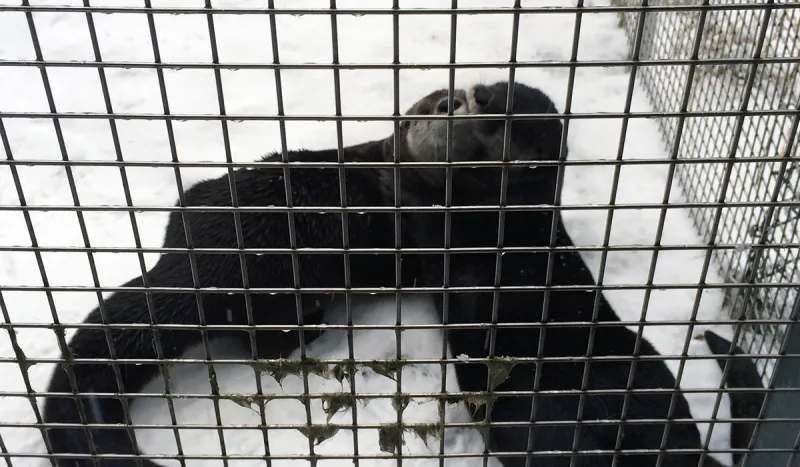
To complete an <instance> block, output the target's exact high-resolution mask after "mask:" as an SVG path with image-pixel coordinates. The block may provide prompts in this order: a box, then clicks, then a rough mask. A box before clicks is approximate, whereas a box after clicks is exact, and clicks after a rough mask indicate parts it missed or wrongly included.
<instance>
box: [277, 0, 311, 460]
mask: <svg viewBox="0 0 800 467" xmlns="http://www.w3.org/2000/svg"><path fill="white" fill-rule="evenodd" d="M267 8H268V10H269V11H270V13H269V25H270V41H271V43H272V63H273V64H275V65H279V64H280V52H279V47H278V26H277V24H276V14H275V0H269V2H268V5H267ZM275 93H276V95H275V99H276V101H277V104H278V116H279V117H283V116H285V115H286V114H285V112H284V108H283V85H282V81H281V71H280V68H277V67H276V68H275ZM278 128H279V130H280V136H281V161H283V162H289V146H288V144H287V141H286V121H285V120H284V119H280V118H279V119H278ZM283 180H284V184H283V186H284V192H285V194H286V206H287V207H288V208H292V207H294V202H293V200H292V177H291V171H290V170H289V167H288V166H284V167H283ZM286 216H287V218H288V227H289V247H290V248H291V249H292V253H291V255H292V280H293V282H294V288H295V289H296V290H295V293H294V296H295V306H296V308H297V323H298V324H299V325H302V324H303V306H302V302H301V300H302V298H301V296H300V264H299V259H298V255H297V230H296V229H295V223H294V212H292V211H291V210H289V212H287V213H286ZM298 340H299V342H300V358H301V359H303V360H305V358H306V340H305V335H304V333H303V332H299V333H298ZM309 392H310V391H309V388H308V373H307V371H306V368H305V367H303V393H304V395H305V396H308V395H309ZM303 405H304V406H305V411H306V424H308V426H309V427H310V426H311V425H312V423H313V421H312V418H311V402H310V400H309V399H308V398H307V397H304V398H303ZM314 451H315V450H314V440H313V437H311V436H309V437H308V452H309V455H310V456H311V457H312V458H313V457H315V456H316V454H315V453H314Z"/></svg>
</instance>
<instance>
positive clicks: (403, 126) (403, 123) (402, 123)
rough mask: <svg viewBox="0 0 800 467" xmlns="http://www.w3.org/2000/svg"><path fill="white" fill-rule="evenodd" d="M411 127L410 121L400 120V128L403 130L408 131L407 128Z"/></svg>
mask: <svg viewBox="0 0 800 467" xmlns="http://www.w3.org/2000/svg"><path fill="white" fill-rule="evenodd" d="M409 125H411V120H400V128H401V129H403V130H406V129H408V126H409Z"/></svg>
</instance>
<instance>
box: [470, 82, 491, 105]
mask: <svg viewBox="0 0 800 467" xmlns="http://www.w3.org/2000/svg"><path fill="white" fill-rule="evenodd" d="M472 96H473V99H475V103H476V104H478V105H479V106H481V107H485V106H487V105H489V103H490V102H492V97H493V96H492V91H490V90H489V88H488V87H486V86H484V85H482V84H479V85H477V86H475V87H473V88H472Z"/></svg>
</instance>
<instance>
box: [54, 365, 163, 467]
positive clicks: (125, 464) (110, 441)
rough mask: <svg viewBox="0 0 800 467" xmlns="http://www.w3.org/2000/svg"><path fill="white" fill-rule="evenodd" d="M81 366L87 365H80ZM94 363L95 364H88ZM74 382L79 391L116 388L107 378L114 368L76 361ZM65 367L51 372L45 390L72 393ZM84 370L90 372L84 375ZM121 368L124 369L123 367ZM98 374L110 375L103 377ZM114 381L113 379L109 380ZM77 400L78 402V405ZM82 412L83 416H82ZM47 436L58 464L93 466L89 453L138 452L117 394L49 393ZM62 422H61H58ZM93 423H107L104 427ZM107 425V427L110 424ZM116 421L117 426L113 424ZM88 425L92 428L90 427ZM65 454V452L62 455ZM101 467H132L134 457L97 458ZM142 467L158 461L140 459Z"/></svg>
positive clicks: (76, 466)
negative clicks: (62, 394)
mask: <svg viewBox="0 0 800 467" xmlns="http://www.w3.org/2000/svg"><path fill="white" fill-rule="evenodd" d="M81 366H84V367H87V368H83V369H81V368H80V367H81ZM90 367H94V368H90ZM73 369H74V370H78V371H75V372H74V373H76V376H75V380H74V381H75V383H76V386H77V387H78V388H79V392H80V393H84V392H85V393H100V392H117V391H116V390H111V391H110V390H109V388H108V387H107V386H108V384H107V382H113V381H114V375H113V372H112V371H110V370H108V371H107V370H106V368H101V367H100V366H99V365H92V364H90V365H75V366H74V367H73ZM73 369H70V370H67V369H66V368H63V367H59V368H57V369H56V371H55V372H54V374H53V378H52V380H51V381H50V387H49V388H48V392H65V393H68V394H69V393H72V388H71V386H72V384H71V382H70V378H69V374H68V371H73ZM87 370H88V371H89V372H92V373H93V374H92V375H91V376H92V377H91V378H87V376H88V375H87ZM122 371H123V372H124V371H125V370H122ZM97 377H100V378H110V381H109V380H106V381H102V380H101V379H98V378H97ZM112 384H113V383H112ZM79 403H80V406H79V405H78V404H79ZM82 415H83V416H82ZM44 419H45V422H46V423H48V425H50V424H52V425H50V426H49V427H48V428H47V437H48V439H49V441H50V447H51V448H52V451H53V454H54V455H55V461H56V463H57V465H58V466H59V467H93V466H94V465H95V463H94V460H93V459H92V458H90V456H91V455H92V454H99V455H104V454H123V455H127V454H131V455H136V454H138V453H139V451H138V449H137V448H136V441H135V436H134V434H133V430H130V432H129V430H128V429H126V426H125V422H126V417H125V409H124V407H123V403H122V402H121V401H120V400H119V399H116V398H111V397H105V398H104V397H97V396H91V395H86V396H81V395H74V394H72V395H70V396H67V397H59V396H49V397H48V398H47V399H46V401H45V407H44ZM84 423H85V424H86V425H89V426H85V425H84ZM61 424H63V425H64V426H63V427H61V426H58V425H61ZM92 425H106V426H104V427H103V428H100V427H95V426H92ZM109 425H110V427H107V426H109ZM114 425H118V426H119V427H114ZM90 426H91V428H90ZM64 454H67V456H64ZM97 460H98V462H97V465H98V466H101V467H135V466H137V465H138V463H137V460H136V459H134V458H132V457H127V458H98V459H97ZM141 462H142V467H160V466H158V464H156V463H154V462H152V461H149V460H146V459H141Z"/></svg>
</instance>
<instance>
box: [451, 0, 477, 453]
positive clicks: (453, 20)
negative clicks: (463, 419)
mask: <svg viewBox="0 0 800 467" xmlns="http://www.w3.org/2000/svg"><path fill="white" fill-rule="evenodd" d="M450 7H451V8H452V9H454V10H455V9H457V8H458V0H452V1H451V4H450ZM457 27H458V13H453V14H451V15H450V64H451V65H452V64H455V63H456V38H457V36H458V32H457V31H458V30H457ZM455 72H456V70H455V68H450V69H449V70H448V84H447V115H448V116H451V115H453V111H454V109H453V101H454V89H455V78H456V73H455ZM446 132H447V133H446V143H445V144H446V146H445V162H446V163H447V164H448V165H447V166H446V167H445V193H444V205H445V207H447V208H451V207H452V206H453V168H452V167H451V166H450V165H449V164H450V163H451V162H452V161H453V120H448V121H447V129H446ZM452 227H453V226H452V212H450V211H449V210H447V211H445V213H444V242H443V243H444V244H443V245H442V246H443V247H444V248H445V253H444V255H442V261H443V263H444V264H443V268H442V288H443V290H442V360H443V361H444V360H445V359H446V358H447V349H448V344H449V337H448V335H449V333H448V332H447V324H448V320H449V312H450V310H449V307H450V294H449V293H448V292H447V288H448V287H449V286H450V253H449V252H448V251H446V250H448V249H449V248H450V238H451V235H452ZM440 369H441V372H442V381H441V389H440V391H441V393H442V396H444V394H445V393H446V392H447V364H445V363H441V364H440ZM459 390H460V388H459ZM439 417H440V423H441V424H442V426H445V399H444V397H439ZM444 440H445V430H444V429H442V431H441V437H440V438H439V454H440V455H441V456H442V457H439V467H444V457H443V456H444ZM487 449H488V448H487Z"/></svg>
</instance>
